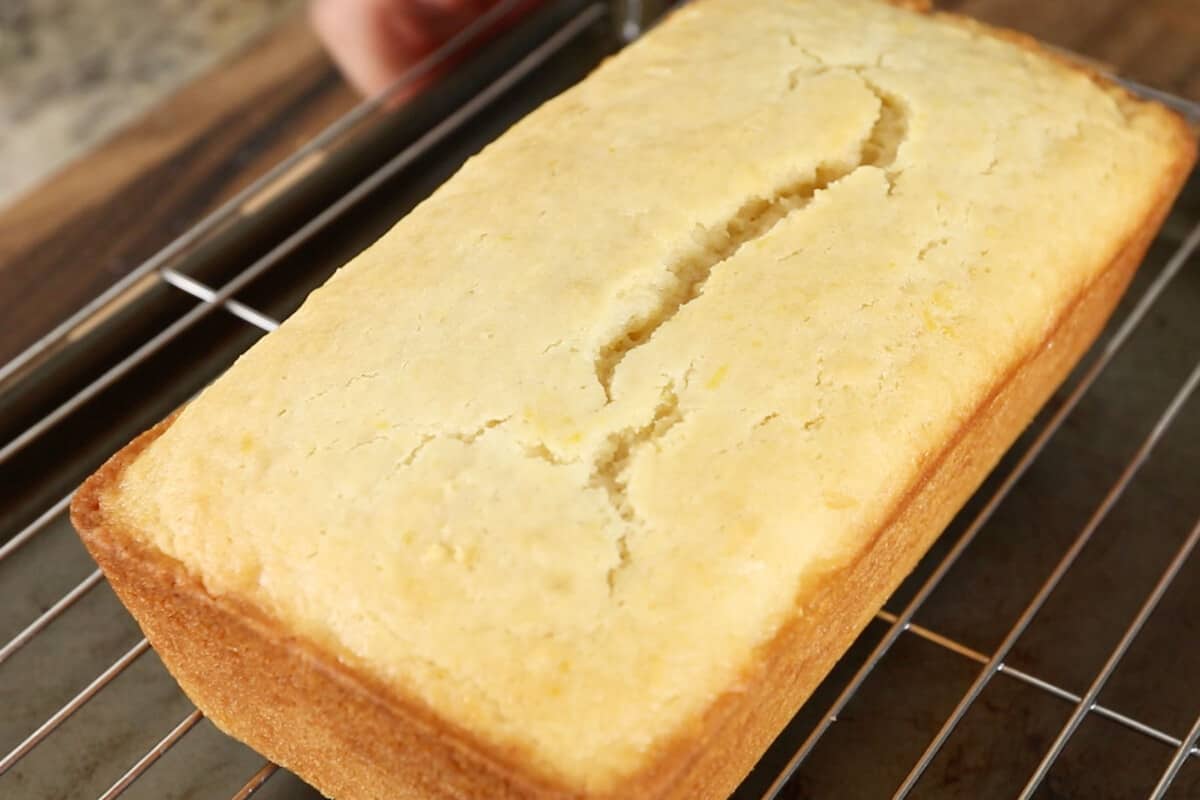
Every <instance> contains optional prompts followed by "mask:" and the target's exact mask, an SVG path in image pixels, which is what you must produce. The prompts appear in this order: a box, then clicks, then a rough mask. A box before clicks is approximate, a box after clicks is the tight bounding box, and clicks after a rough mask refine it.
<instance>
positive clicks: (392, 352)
mask: <svg viewBox="0 0 1200 800" xmlns="http://www.w3.org/2000/svg"><path fill="white" fill-rule="evenodd" d="M752 5H753V11H752V12H750V11H749V10H748V7H747V6H748V4H744V3H742V2H740V1H739V0H710V1H709V2H697V3H695V4H694V5H692V6H690V7H688V8H685V9H684V10H682V11H680V12H678V13H676V14H675V15H674V16H673V18H672V19H671V20H669V21H668V22H667V23H666V24H664V25H663V26H662V27H661V28H660V29H659V30H657V31H656V32H654V33H653V34H652V35H651V36H649V37H648V38H647V39H646V40H643V41H642V42H640V43H638V44H635V45H634V46H632V47H631V48H629V49H628V50H627V51H626V52H624V53H622V54H621V55H619V56H618V57H616V58H614V59H613V60H611V61H609V62H608V63H606V64H605V65H604V66H603V67H601V68H600V69H599V70H598V72H597V73H596V75H595V76H593V77H592V78H590V79H589V80H587V81H586V82H584V83H583V84H581V85H580V86H578V87H576V88H574V89H572V90H570V91H568V92H567V93H565V94H564V95H563V96H561V97H559V98H558V99H556V100H553V101H551V102H550V103H548V104H546V105H545V107H543V108H541V109H540V110H538V111H537V112H535V113H533V114H531V115H530V116H529V117H528V118H527V119H525V120H524V121H522V122H520V123H519V124H517V125H516V126H515V127H514V128H513V129H512V130H511V131H509V132H508V133H507V134H506V135H505V136H504V137H502V138H501V139H500V140H499V141H497V142H496V143H494V144H493V145H491V146H489V147H488V148H487V150H486V151H485V152H484V153H483V154H481V155H480V156H478V157H477V158H475V159H473V160H472V161H470V162H469V163H467V164H466V166H464V167H463V169H462V170H461V171H460V172H459V174H458V175H456V176H455V177H454V178H453V179H452V180H451V181H449V182H448V183H447V184H446V185H445V186H443V187H442V188H441V189H439V190H438V191H437V192H436V193H435V194H434V195H433V196H432V197H431V198H430V199H429V200H427V201H426V202H425V203H424V204H422V205H421V206H420V207H419V208H417V209H416V210H415V211H414V212H413V213H411V214H410V215H409V216H408V217H407V218H405V219H404V220H402V221H401V222H400V223H399V224H398V225H397V226H396V227H395V228H394V229H393V230H392V231H391V232H390V233H389V234H388V235H387V236H385V237H384V238H383V239H382V240H381V241H380V242H379V243H378V244H376V245H375V246H374V247H372V248H371V249H369V250H368V251H366V252H365V253H363V254H362V255H361V256H359V257H358V258H357V259H355V261H354V262H353V263H352V264H351V265H349V266H348V267H347V268H345V269H344V270H342V271H341V272H339V273H338V274H337V275H336V276H335V277H334V278H333V279H332V280H331V281H330V282H329V283H328V284H327V285H326V286H325V287H324V288H322V289H320V290H318V291H317V292H316V293H314V295H313V296H312V297H311V298H310V299H309V301H308V302H307V303H306V304H305V305H304V307H303V308H302V309H301V310H300V311H298V312H297V313H296V314H295V315H294V316H293V317H292V318H291V319H290V320H288V321H287V322H286V323H285V324H284V325H283V327H282V328H281V329H280V330H279V331H278V332H277V333H274V334H272V335H270V336H268V337H267V338H266V339H265V340H264V341H262V342H261V343H259V344H258V345H256V346H255V347H254V348H253V349H252V350H251V351H250V352H249V353H247V354H246V355H245V356H244V357H243V358H242V359H241V360H240V361H239V362H238V364H237V365H236V366H234V367H233V368H232V369H231V370H230V372H229V374H228V375H226V376H225V377H224V378H222V379H221V380H219V381H218V382H217V383H216V384H215V385H214V386H213V387H211V388H210V389H209V390H207V391H206V392H205V393H204V394H203V395H202V396H201V397H200V398H199V399H198V400H196V401H195V402H194V403H192V404H191V405H190V406H189V407H188V408H187V410H186V411H185V412H184V413H183V414H182V415H181V416H180V417H179V419H178V420H177V421H176V422H175V423H174V425H173V426H172V427H171V428H170V429H169V430H168V431H167V432H166V433H165V434H164V435H163V436H162V437H161V438H160V439H159V440H158V441H156V442H155V443H153V444H152V445H151V446H150V448H149V449H148V450H147V451H146V453H145V454H144V455H143V456H142V457H141V458H139V459H138V460H137V461H136V462H135V463H134V464H133V465H132V466H131V467H130V468H129V470H128V472H127V474H126V476H125V478H124V481H123V488H122V493H121V495H120V497H121V498H122V499H120V500H119V501H117V500H115V499H114V500H112V501H111V503H112V504H114V506H115V507H114V508H111V509H110V513H113V514H115V515H117V516H118V517H119V518H121V519H124V520H126V521H127V522H128V523H129V524H130V526H131V527H133V528H134V529H136V530H137V531H140V534H139V535H142V536H144V537H146V538H147V539H148V540H149V541H152V542H153V543H154V544H156V545H157V546H159V547H160V548H162V549H163V550H164V551H165V552H167V553H168V554H171V555H174V556H176V557H178V558H180V559H181V560H182V561H183V562H184V563H185V564H187V565H189V568H191V569H194V570H195V571H196V572H197V574H198V575H200V577H201V578H202V579H203V580H204V582H205V585H206V586H207V587H208V589H209V590H210V591H211V592H214V593H217V594H233V595H237V596H239V597H243V598H245V599H249V600H251V601H253V602H255V603H258V604H260V605H261V606H263V607H265V608H266V609H267V610H268V611H269V612H270V613H272V614H274V615H275V616H276V617H278V618H279V619H281V620H283V621H284V622H285V623H287V624H288V625H289V626H291V627H293V628H294V629H296V630H297V631H298V632H300V633H302V634H303V635H305V636H307V637H309V638H310V639H313V640H315V641H316V642H318V643H320V644H321V645H323V646H327V647H329V648H330V649H331V650H332V651H333V652H335V653H337V654H339V656H340V657H342V658H343V659H346V660H347V661H349V662H350V663H353V664H357V665H359V666H360V667H361V668H362V669H364V670H366V671H368V672H370V673H372V674H374V675H375V676H377V677H380V678H383V679H384V680H387V681H390V682H393V683H394V684H396V685H398V686H400V687H402V690H403V691H405V692H407V693H410V694H412V695H415V696H416V697H419V698H420V699H421V700H422V701H424V702H426V703H427V704H429V705H430V706H431V707H433V708H434V709H436V710H437V711H438V713H440V714H443V715H445V716H446V717H447V718H449V719H450V720H452V721H454V722H456V723H458V724H459V725H461V726H463V727H465V728H469V729H471V730H473V731H475V732H476V733H477V734H479V735H481V736H483V737H485V738H486V739H488V740H490V741H494V742H498V743H500V744H502V745H503V746H505V747H509V748H515V749H516V750H517V751H521V752H524V753H526V755H527V757H528V758H529V759H530V760H531V761H532V762H533V763H534V764H536V766H537V768H538V769H540V770H542V771H544V772H545V773H546V774H548V775H553V776H557V777H559V778H561V779H563V780H564V781H568V782H570V783H571V785H576V786H587V787H591V788H595V789H603V788H604V787H605V786H610V785H614V782H615V781H617V780H618V779H619V777H620V776H621V775H623V774H626V773H628V772H629V771H630V770H632V769H635V768H636V767H637V766H638V765H639V764H640V763H641V762H640V759H642V758H643V757H644V755H645V753H646V752H647V751H648V749H649V748H651V747H652V746H653V745H655V744H656V743H658V742H660V741H662V740H663V738H664V737H666V736H669V735H670V733H671V732H672V731H675V730H677V729H679V727H680V726H681V725H682V724H683V723H684V722H685V721H686V720H688V719H691V718H693V717H694V716H695V715H696V714H698V713H700V712H702V711H703V709H704V708H706V707H707V706H708V705H709V704H710V703H711V702H712V701H713V700H714V698H715V697H716V696H717V694H718V693H719V692H720V691H722V690H724V689H726V688H728V687H730V686H731V685H735V684H736V681H737V677H738V675H739V672H740V670H742V669H743V668H744V667H745V665H746V661H747V659H748V658H750V654H751V653H752V652H753V649H754V648H755V647H756V646H758V645H760V644H762V643H763V642H765V641H766V640H768V639H769V638H770V637H771V635H772V634H773V632H774V631H775V630H777V628H778V626H779V625H780V624H781V623H782V621H783V620H785V619H786V618H787V616H788V615H789V614H790V613H791V612H792V609H793V608H794V607H795V606H794V604H795V602H796V599H797V597H803V595H804V591H805V587H806V586H807V585H810V583H811V581H812V579H813V578H814V577H815V576H818V575H820V574H821V573H822V571H824V570H827V569H830V568H832V567H834V566H836V565H837V564H839V563H841V561H842V560H844V559H845V558H846V557H847V556H848V555H849V554H851V553H853V552H854V549H855V547H856V546H858V545H860V544H861V543H862V541H863V537H865V536H866V535H868V534H869V532H870V531H872V530H873V529H874V528H875V527H876V526H877V525H879V524H880V523H881V521H882V520H883V519H884V517H885V515H886V514H887V513H888V511H889V510H890V509H891V508H892V507H893V505H894V503H895V502H896V501H897V498H898V497H900V496H901V494H902V493H903V492H904V491H905V490H906V489H907V488H908V486H909V485H910V483H911V482H912V480H913V479H914V476H916V475H918V474H919V471H920V470H919V465H920V464H921V463H922V459H924V458H926V457H927V456H928V455H929V454H930V452H932V451H934V450H936V449H937V448H938V447H940V446H941V445H942V444H943V443H944V442H945V441H946V440H947V438H948V437H949V436H951V435H952V434H953V432H954V431H955V430H956V429H957V427H958V425H959V424H960V423H961V422H962V421H963V420H964V419H965V418H966V417H967V416H968V415H969V414H970V413H971V412H972V411H973V410H974V409H975V407H976V406H977V404H978V403H979V402H980V401H981V398H983V397H985V396H986V394H987V392H988V391H989V390H990V388H991V386H992V385H993V383H994V382H995V381H996V380H997V379H998V376H1000V375H1001V374H1003V373H1004V372H1005V370H1006V369H1007V368H1008V367H1009V366H1010V365H1012V364H1013V363H1015V361H1016V360H1018V359H1019V358H1021V357H1022V356H1023V355H1024V354H1025V353H1026V352H1027V351H1028V350H1029V349H1030V348H1031V347H1032V346H1033V345H1034V343H1036V342H1038V341H1039V340H1040V339H1041V338H1042V336H1043V335H1044V334H1045V332H1046V330H1047V326H1049V325H1050V324H1051V323H1052V321H1053V319H1054V318H1055V316H1056V314H1057V313H1058V312H1059V310H1060V309H1061V308H1062V306H1063V305H1064V304H1065V303H1066V302H1067V301H1068V300H1069V298H1071V297H1072V296H1074V294H1075V293H1077V292H1078V291H1079V290H1080V289H1081V287H1082V286H1083V285H1085V284H1086V282H1087V281H1089V280H1091V279H1092V277H1094V274H1095V271H1096V270H1097V269H1098V267H1099V265H1103V264H1106V263H1107V262H1108V261H1109V260H1110V258H1111V257H1112V255H1113V250H1114V248H1115V247H1116V246H1117V245H1118V244H1119V243H1120V242H1121V240H1122V239H1123V238H1124V235H1125V234H1126V233H1127V232H1128V231H1130V230H1131V228H1132V226H1133V225H1135V224H1137V222H1138V221H1139V220H1140V219H1141V216H1142V215H1143V214H1144V213H1145V212H1146V209H1148V208H1149V207H1150V206H1151V204H1152V202H1153V192H1154V190H1155V186H1156V184H1155V180H1156V177H1157V176H1159V175H1161V173H1162V172H1163V171H1164V170H1165V168H1166V167H1165V164H1166V162H1167V160H1168V159H1169V158H1170V148H1169V146H1168V144H1167V143H1164V142H1162V141H1160V138H1161V137H1162V136H1163V134H1162V131H1163V130H1164V128H1167V127H1168V125H1167V124H1166V123H1165V122H1164V121H1163V119H1162V118H1161V117H1158V116H1156V113H1157V112H1153V111H1151V110H1148V109H1147V108H1145V107H1143V106H1140V105H1137V104H1135V103H1133V102H1132V101H1128V100H1126V99H1124V98H1122V97H1121V96H1120V95H1119V94H1117V93H1115V92H1110V91H1106V90H1102V89H1099V88H1098V87H1097V86H1096V85H1094V84H1093V83H1092V82H1091V81H1089V80H1088V79H1087V78H1086V77H1085V76H1082V75H1080V74H1077V73H1074V72H1071V71H1069V70H1066V69H1064V68H1063V67H1061V66H1059V65H1057V64H1055V63H1053V62H1051V61H1048V60H1044V59H1042V58H1040V57H1038V56H1036V55H1034V54H1031V53H1030V52H1029V51H1027V50H1026V49H1024V48H1022V47H1020V46H1017V45H1014V44H1011V43H1008V42H1004V41H1001V40H999V39H994V38H990V37H987V36H985V35H983V34H981V33H980V32H979V31H978V30H975V29H974V28H972V27H970V26H968V25H964V24H958V23H952V24H939V23H937V22H935V21H934V20H932V19H931V18H922V17H919V16H916V15H913V14H910V13H908V12H904V11H900V10H897V9H894V8H892V7H889V6H886V5H882V4H875V3H870V2H866V0H855V1H853V2H845V1H844V0H810V1H809V2H804V1H802V0H794V1H788V0H763V1H762V2H757V3H754V4H752ZM1097 232H1102V233H1103V234H1104V235H1097Z"/></svg>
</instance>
